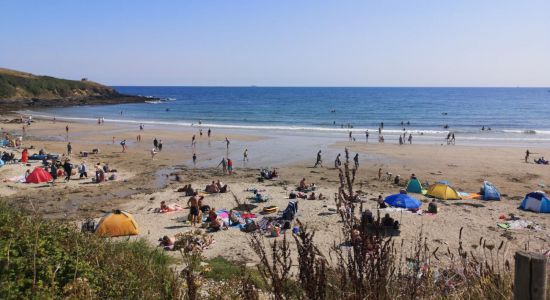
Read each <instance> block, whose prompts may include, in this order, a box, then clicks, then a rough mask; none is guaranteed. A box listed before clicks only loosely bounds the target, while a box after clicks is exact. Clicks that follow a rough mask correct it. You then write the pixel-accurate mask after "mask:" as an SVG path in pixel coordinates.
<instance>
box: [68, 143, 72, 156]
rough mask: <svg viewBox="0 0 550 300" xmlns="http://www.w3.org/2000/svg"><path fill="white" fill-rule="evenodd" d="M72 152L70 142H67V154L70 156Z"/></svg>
mask: <svg viewBox="0 0 550 300" xmlns="http://www.w3.org/2000/svg"><path fill="white" fill-rule="evenodd" d="M72 153H73V146H72V145H71V142H69V143H68V144H67V156H71V154H72Z"/></svg>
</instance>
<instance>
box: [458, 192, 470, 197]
mask: <svg viewBox="0 0 550 300" xmlns="http://www.w3.org/2000/svg"><path fill="white" fill-rule="evenodd" d="M458 195H459V196H460V197H462V198H466V197H470V193H466V192H458Z"/></svg>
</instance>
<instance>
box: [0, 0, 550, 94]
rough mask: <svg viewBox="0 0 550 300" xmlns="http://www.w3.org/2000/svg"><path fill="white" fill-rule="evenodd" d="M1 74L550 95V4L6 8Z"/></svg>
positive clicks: (289, 2) (135, 2)
mask: <svg viewBox="0 0 550 300" xmlns="http://www.w3.org/2000/svg"><path fill="white" fill-rule="evenodd" d="M0 66H1V67H6V68H12V69H18V70H22V71H28V72H32V73H36V74H48V75H53V76H58V77H64V78H73V79H79V78H81V77H88V78H89V79H90V80H94V81H98V82H101V83H105V84H109V85H226V86H232V85H245V86H248V85H258V86H546V87H547V86H550V1H549V0H540V1H539V0H535V1H529V0H525V1H523V0H522V1H518V0H471V1H470V0H460V1H453V0H449V1H447V0H433V1H428V0H426V1H422V0H403V1H397V0H395V1H392V0H374V1H367V0H358V1H336V0H335V1H321V0H314V1H306V0H273V1H262V0H256V1H251V0H225V1H214V0H212V1H210V0H197V1H185V0H179V1H176V0H174V1H169V0H164V1H151V0H149V1H142V0H125V1H123V0H94V1H75V0H52V1H44V0H35V1H28V0H17V1H8V0H6V1H0Z"/></svg>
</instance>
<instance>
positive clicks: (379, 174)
mask: <svg viewBox="0 0 550 300" xmlns="http://www.w3.org/2000/svg"><path fill="white" fill-rule="evenodd" d="M378 180H382V168H378Z"/></svg>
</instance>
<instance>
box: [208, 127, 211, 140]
mask: <svg viewBox="0 0 550 300" xmlns="http://www.w3.org/2000/svg"><path fill="white" fill-rule="evenodd" d="M211 133H212V130H210V128H208V138H210V134H211Z"/></svg>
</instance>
